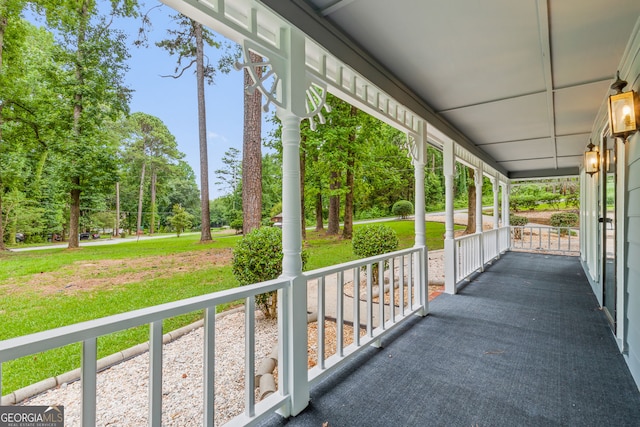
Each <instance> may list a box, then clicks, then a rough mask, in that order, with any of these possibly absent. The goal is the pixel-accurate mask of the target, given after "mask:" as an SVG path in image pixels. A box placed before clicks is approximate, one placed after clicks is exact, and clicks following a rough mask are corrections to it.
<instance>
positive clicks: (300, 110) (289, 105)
mask: <svg viewBox="0 0 640 427" xmlns="http://www.w3.org/2000/svg"><path fill="white" fill-rule="evenodd" d="M284 37H285V40H284V43H283V44H284V46H285V47H286V48H287V50H288V52H289V60H288V61H286V62H285V65H284V67H283V68H284V69H283V70H282V77H283V79H282V81H283V83H284V84H283V86H284V88H283V90H282V96H283V99H282V104H283V106H282V107H279V108H278V111H277V114H278V118H279V119H280V120H281V121H282V253H283V259H282V276H283V277H286V278H288V279H291V286H290V287H289V288H287V289H286V290H285V291H284V292H282V295H283V296H284V297H285V298H284V301H282V303H281V304H280V307H281V309H280V312H279V318H278V322H279V325H280V327H281V328H282V331H283V332H282V333H283V339H282V340H281V341H282V342H281V344H280V345H281V349H280V350H281V354H282V361H281V362H280V365H279V366H280V369H282V370H283V371H284V372H283V379H282V386H283V393H289V394H290V395H291V405H290V407H289V410H290V412H289V413H287V414H283V415H286V416H288V415H297V414H299V413H300V412H302V410H303V409H304V408H306V407H307V405H308V404H309V380H308V365H307V363H308V362H307V283H306V281H305V280H304V277H302V256H301V254H302V230H301V229H300V221H301V217H302V214H301V208H300V121H301V118H302V117H304V115H305V114H306V111H305V103H306V89H307V87H306V80H305V63H304V60H305V50H304V37H303V36H302V34H301V33H299V32H298V31H296V30H293V29H290V30H288V31H287V33H286V35H285V36H284Z"/></svg>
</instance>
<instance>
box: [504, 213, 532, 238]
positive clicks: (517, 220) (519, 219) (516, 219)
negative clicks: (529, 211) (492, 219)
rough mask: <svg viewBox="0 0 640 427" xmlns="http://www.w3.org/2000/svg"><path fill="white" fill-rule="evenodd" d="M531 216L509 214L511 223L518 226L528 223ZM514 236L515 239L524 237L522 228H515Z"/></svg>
mask: <svg viewBox="0 0 640 427" xmlns="http://www.w3.org/2000/svg"><path fill="white" fill-rule="evenodd" d="M528 222H529V218H527V217H525V216H518V215H513V214H512V215H509V224H510V225H513V226H516V227H523V226H525V225H527V223H528ZM513 237H514V238H515V239H522V228H514V229H513Z"/></svg>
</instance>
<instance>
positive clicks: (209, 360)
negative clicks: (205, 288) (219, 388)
mask: <svg viewBox="0 0 640 427" xmlns="http://www.w3.org/2000/svg"><path fill="white" fill-rule="evenodd" d="M215 343H216V307H215V306H213V307H207V308H206V309H205V310H204V360H203V362H204V369H203V375H204V378H203V380H204V381H203V384H202V385H203V387H204V420H203V421H204V423H203V425H204V426H205V427H213V426H214V425H215V422H214V417H215V390H216V389H215V385H216V377H215V374H216V371H215V361H216V347H215V346H216V344H215Z"/></svg>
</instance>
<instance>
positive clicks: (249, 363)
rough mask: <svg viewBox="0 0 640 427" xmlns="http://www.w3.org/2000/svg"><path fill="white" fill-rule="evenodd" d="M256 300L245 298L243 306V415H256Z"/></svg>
mask: <svg viewBox="0 0 640 427" xmlns="http://www.w3.org/2000/svg"><path fill="white" fill-rule="evenodd" d="M255 316H256V298H255V296H253V295H252V296H250V297H247V298H246V300H245V304H244V413H245V415H246V416H247V417H253V416H254V415H255V414H256V408H255V406H256V377H255V366H256V351H255V348H256V336H255V330H256V329H255V325H256V319H255Z"/></svg>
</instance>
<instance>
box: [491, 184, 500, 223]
mask: <svg viewBox="0 0 640 427" xmlns="http://www.w3.org/2000/svg"><path fill="white" fill-rule="evenodd" d="M491 183H492V184H493V228H494V229H496V228H499V227H500V214H499V211H498V208H499V207H500V204H499V197H498V196H499V194H498V192H499V191H500V184H499V183H498V178H497V177H494V178H492V180H491Z"/></svg>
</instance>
